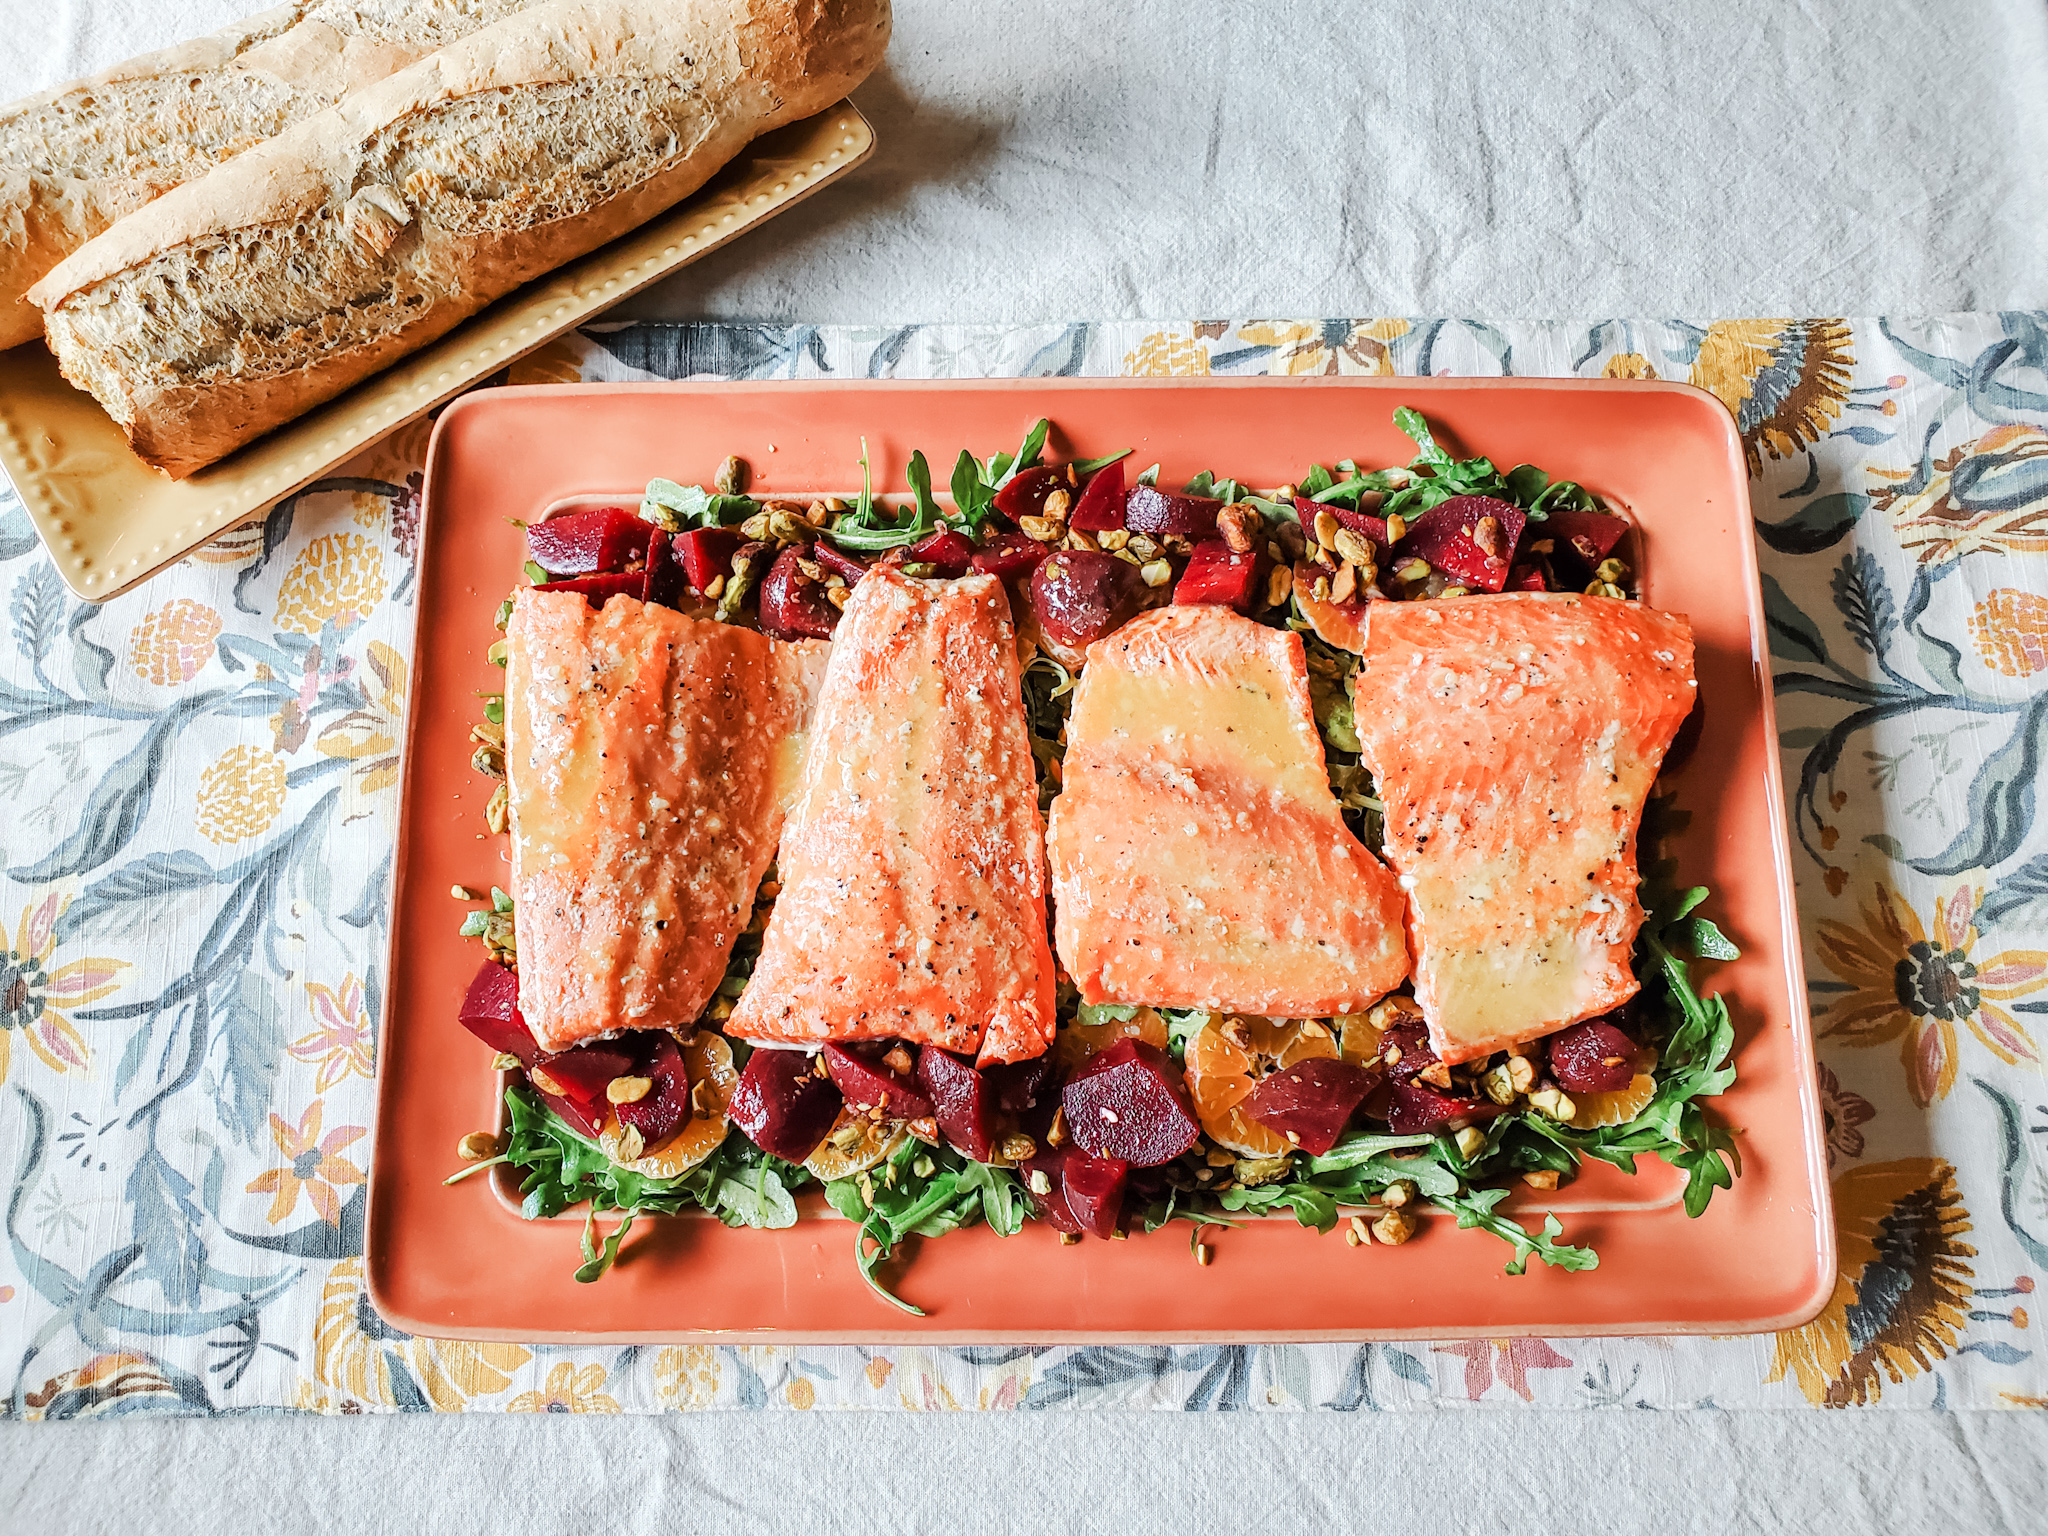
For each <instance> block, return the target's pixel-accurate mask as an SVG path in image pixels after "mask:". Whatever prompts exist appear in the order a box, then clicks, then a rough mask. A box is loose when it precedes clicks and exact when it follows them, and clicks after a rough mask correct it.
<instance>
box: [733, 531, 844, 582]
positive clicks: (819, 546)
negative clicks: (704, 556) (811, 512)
mask: <svg viewBox="0 0 2048 1536" xmlns="http://www.w3.org/2000/svg"><path fill="white" fill-rule="evenodd" d="M735 548H737V546H735ZM727 558H728V559H730V558H731V557H730V556H728V557H727ZM811 558H812V559H813V560H815V561H817V562H818V564H820V565H822V566H823V567H824V568H825V570H826V572H827V573H828V574H830V575H834V576H837V577H839V578H840V579H841V580H842V581H844V582H845V583H846V584H847V585H848V586H849V587H857V586H859V585H860V579H861V577H863V576H865V575H867V573H868V567H867V562H866V561H865V560H856V559H854V557H853V556H852V555H849V554H848V553H847V552H846V551H845V550H843V549H841V548H840V547H839V546H838V545H836V544H834V543H832V542H831V541H830V540H828V539H820V540H818V542H817V543H816V544H814V545H812V546H811Z"/></svg>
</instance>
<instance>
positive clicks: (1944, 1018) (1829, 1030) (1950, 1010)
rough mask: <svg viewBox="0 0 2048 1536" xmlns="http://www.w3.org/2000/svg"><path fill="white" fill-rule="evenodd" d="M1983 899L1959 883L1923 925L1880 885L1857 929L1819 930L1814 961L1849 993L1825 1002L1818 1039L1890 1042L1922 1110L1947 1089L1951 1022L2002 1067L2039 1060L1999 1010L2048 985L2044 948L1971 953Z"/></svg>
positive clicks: (1952, 1068) (1952, 1051) (1953, 1039)
mask: <svg viewBox="0 0 2048 1536" xmlns="http://www.w3.org/2000/svg"><path fill="white" fill-rule="evenodd" d="M1981 896H1982V893H1981V892H1980V891H1978V890H1976V889H1975V888H1974V887H1972V886H1969V885H1962V886H1959V887H1957V888H1956V889H1955V890H1954V891H1952V892H1950V894H1949V895H1948V896H1947V897H1946V898H1944V899H1943V900H1942V901H1941V902H1940V903H1939V904H1938V905H1937V906H1936V907H1935V910H1934V920H1933V922H1932V923H1931V924H1925V925H1923V924H1922V922H1921V921H1920V917H1919V914H1918V913H1916V912H1915V911H1914V910H1913V908H1912V907H1911V905H1910V904H1908V902H1907V901H1906V899H1905V898H1904V897H1903V896H1901V895H1899V893H1898V892H1897V891H1894V890H1893V889H1892V888H1891V887H1890V886H1888V885H1886V884H1885V883H1884V882H1883V881H1879V882H1877V884H1876V885H1875V886H1874V887H1873V894H1872V899H1871V900H1870V901H1869V902H1868V903H1866V904H1864V905H1863V906H1862V907H1861V909H1860V915H1861V917H1862V920H1863V921H1862V926H1861V927H1851V926H1850V925H1849V924H1847V923H1838V922H1835V921H1833V920H1832V919H1823V920H1822V921H1821V922H1820V923H1819V924H1818V926H1817V932H1818V936H1819V940H1820V942H1819V945H1818V948H1819V950H1820V957H1821V959H1822V960H1824V961H1825V962H1826V963H1827V966H1828V968H1829V969H1830V970H1832V971H1833V972H1834V973H1835V974H1836V975H1837V976H1839V977H1841V979H1842V980H1844V981H1846V982H1848V983H1850V986H1851V989H1852V990H1850V991H1849V992H1847V993H1845V994H1843V995H1841V996H1838V997H1836V998H1835V999H1834V1000H1833V1001H1832V1002H1830V1003H1829V1004H1828V1008H1827V1012H1826V1013H1825V1014H1824V1015H1823V1016H1822V1017H1823V1022H1822V1027H1821V1034H1822V1035H1824V1036H1827V1037H1829V1038H1831V1039H1836V1040H1840V1041H1842V1042H1844V1043H1845V1044H1848V1045H1855V1046H1866V1047H1867V1046H1875V1045H1885V1044H1888V1043H1890V1042H1891V1041H1894V1040H1896V1041H1898V1042H1899V1055H1900V1058H1901V1060H1902V1061H1903V1062H1904V1063H1905V1068H1906V1086H1907V1088H1908V1089H1909V1090H1910V1091H1911V1093H1912V1095H1913V1102H1914V1103H1916V1104H1919V1105H1921V1106H1922V1107H1923V1108H1924V1107H1925V1106H1927V1105H1929V1104H1932V1103H1934V1102H1935V1101H1936V1100H1937V1099H1944V1098H1946V1097H1948V1092H1949V1090H1950V1089H1951V1088H1953V1087H1954V1086H1955V1081H1956V1067H1957V1059H1956V1054H1957V1048H1958V1044H1959V1041H1958V1036H1957V1034H1956V1026H1957V1025H1958V1024H1962V1025H1965V1026H1966V1027H1967V1028H1968V1029H1969V1031H1970V1033H1971V1034H1972V1035H1974V1036H1976V1038H1977V1039H1978V1041H1980V1042H1981V1043H1982V1044H1983V1045H1984V1046H1985V1047H1986V1048H1988V1049H1989V1050H1990V1051H1991V1052H1992V1054H1993V1055H1995V1056H1997V1057H1998V1059H1999V1060H2000V1061H2003V1062H2005V1063H2006V1064H2007V1065H2009V1066H2013V1065H2019V1064H2021V1063H2025V1064H2026V1065H2028V1066H2032V1067H2036V1068H2038V1067H2039V1066H2040V1064H2041V1058H2040V1053H2039V1052H2038V1051H2037V1050H2036V1049H2035V1046H2034V1041H2033V1038H2032V1037H2031V1036H2030V1035H2029V1034H2028V1033H2027V1030H2026V1027H2025V1026H2024V1025H2022V1024H2021V1023H2020V1022H2019V1020H2018V1019H2016V1018H2015V1017H2014V1016H2013V1015H2012V1014H2011V1013H2009V1012H2007V1011H2006V1010H2005V1009H2004V1008H2001V1007H2000V1006H1998V1005H1999V1004H2000V1003H2004V1002H2010V1001H2012V1000H2013V999H2014V998H2020V997H2026V996H2028V995H2030V994H2032V993H2035V992H2039V991H2041V990H2042V989H2043V988H2048V952H2044V951H2042V950H2034V949H2025V950H2006V951H2003V952H2002V953H1999V954H1995V955H1985V954H1980V953H1978V937H1979V935H1978V933H1977V929H1976V925H1975V918H1976V913H1977V903H1978V901H1979V900H1980V898H1981Z"/></svg>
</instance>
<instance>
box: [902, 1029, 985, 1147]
mask: <svg viewBox="0 0 2048 1536" xmlns="http://www.w3.org/2000/svg"><path fill="white" fill-rule="evenodd" d="M917 1079H918V1081H919V1082H921V1083H923V1084H924V1091H925V1092H926V1094H928V1095H929V1096H930V1098H931V1101H932V1113H933V1114H934V1115H935V1116H937V1118H938V1122H939V1131H940V1133H941V1134H943V1135H944V1136H945V1138H946V1140H948V1141H950V1142H951V1143H952V1144H953V1145H954V1146H956V1147H958V1148H959V1149H960V1150H961V1151H962V1152H964V1153H966V1154H967V1155H968V1156H969V1157H971V1158H973V1159H974V1160H975V1161H976V1162H977V1163H985V1162H987V1161H988V1160H989V1158H991V1157H992V1156H994V1155H995V1149H996V1112H997V1105H996V1089H995V1084H994V1083H992V1082H990V1081H989V1080H988V1078H987V1077H985V1076H984V1075H983V1074H982V1073H980V1072H977V1071H976V1070H975V1069H974V1068H973V1067H972V1066H971V1065H970V1064H968V1063H967V1062H965V1061H962V1060H961V1059H960V1058H959V1057H958V1056H955V1055H954V1054H953V1053H952V1052H951V1051H942V1050H940V1049H939V1048H938V1047H937V1046H935V1045H928V1046H926V1047H925V1048H924V1049H923V1050H921V1051H919V1052H918V1053H917Z"/></svg>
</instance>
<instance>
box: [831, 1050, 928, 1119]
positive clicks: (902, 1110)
mask: <svg viewBox="0 0 2048 1536" xmlns="http://www.w3.org/2000/svg"><path fill="white" fill-rule="evenodd" d="M897 1048H898V1047H896V1046H895V1045H893V1044H892V1043H891V1042H889V1041H886V1040H873V1041H866V1042H863V1043H861V1044H858V1045H828V1046H826V1047H825V1051H824V1056H825V1070H826V1071H828V1072H830V1073H831V1074H832V1081H833V1082H835V1083H837V1084H838V1085H839V1091H840V1092H841V1093H843V1094H845V1095H846V1102H847V1103H849V1104H851V1105H852V1106H853V1107H854V1108H855V1109H862V1110H866V1109H873V1108H874V1107H875V1106H876V1105H877V1104H879V1105H881V1106H882V1113H884V1114H885V1115H889V1116H892V1117H893V1118H895V1119H898V1120H918V1119H922V1118H923V1117H924V1116H926V1115H929V1114H930V1113H931V1112H932V1101H931V1097H930V1095H928V1094H927V1093H926V1092H925V1091H924V1089H923V1088H921V1087H919V1086H918V1082H917V1079H916V1078H915V1077H913V1076H911V1075H910V1073H908V1072H898V1071H897V1070H896V1069H895V1068H894V1067H892V1066H890V1065H889V1064H888V1063H887V1062H885V1061H884V1060H883V1059H882V1058H883V1057H884V1056H886V1055H888V1054H889V1052H890V1051H891V1050H894V1049H897ZM901 1049H902V1051H903V1052H904V1054H905V1056H906V1057H907V1056H909V1055H910V1053H911V1049H912V1048H911V1047H910V1046H907V1045H906V1046H903V1047H901ZM915 1070H916V1065H915V1063H913V1064H912V1067H911V1071H912V1072H914V1071H915Z"/></svg>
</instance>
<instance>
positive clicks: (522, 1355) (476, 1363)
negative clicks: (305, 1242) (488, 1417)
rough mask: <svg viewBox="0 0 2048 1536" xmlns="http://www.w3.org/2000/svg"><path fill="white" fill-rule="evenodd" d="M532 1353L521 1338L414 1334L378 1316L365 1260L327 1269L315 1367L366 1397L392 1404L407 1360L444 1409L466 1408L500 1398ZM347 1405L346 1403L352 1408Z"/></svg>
mask: <svg viewBox="0 0 2048 1536" xmlns="http://www.w3.org/2000/svg"><path fill="white" fill-rule="evenodd" d="M531 1359H533V1355H532V1352H531V1351H529V1350H527V1349H525V1348H524V1347H522V1346H521V1345H518V1344H473V1343H470V1342H468V1341H466V1340H460V1339H425V1338H414V1337H413V1336H412V1335H411V1334H409V1333H401V1332H399V1331H398V1330H397V1329H396V1328H393V1327H392V1326H391V1325H390V1324H388V1323H386V1322H385V1321H384V1319H383V1318H381V1317H379V1316H378V1315H377V1310H376V1308H374V1307H372V1306H371V1305H370V1297H369V1292H368V1291H367V1290H366V1289H365V1288H364V1285H363V1261H362V1260H361V1259H360V1258H355V1259H344V1260H343V1261H342V1262H341V1263H339V1264H337V1265H335V1266H334V1268H333V1269H331V1270H329V1271H328V1272H327V1284H326V1285H325V1286H324V1287H323V1288H322V1289H321V1292H320V1318H319V1321H318V1323H317V1324H316V1325H315V1328H314V1333H313V1374H314V1376H315V1377H317V1378H318V1379H319V1380H320V1381H322V1382H324V1383H326V1385H328V1386H330V1387H332V1388H334V1389H335V1390H336V1391H338V1392H345V1393H347V1394H348V1395H349V1396H350V1397H352V1398H355V1399H356V1400H357V1401H359V1402H364V1403H376V1404H382V1405H384V1406H387V1407H388V1406H392V1405H394V1404H396V1403H397V1401H398V1397H397V1394H396V1392H395V1391H394V1389H393V1378H392V1367H393V1365H394V1364H396V1365H398V1366H401V1367H403V1368H404V1369H405V1370H406V1371H407V1372H409V1373H410V1375H411V1376H412V1379H413V1380H414V1381H415V1382H416V1383H417V1384H418V1386H419V1389H420V1391H421V1392H423V1393H424V1394H425V1395H426V1398H427V1401H428V1402H430V1403H432V1404H433V1406H434V1407H435V1409H436V1410H438V1411H439V1412H441V1413H459V1412H461V1411H462V1409H463V1408H464V1407H466V1406H467V1405H468V1403H469V1401H470V1400H471V1399H472V1398H478V1397H495V1396H496V1395H497V1394H498V1393H500V1392H503V1391H504V1390H505V1389H506V1388H508V1387H510V1386H511V1385H512V1373H513V1372H515V1371H517V1370H519V1369H520V1368H521V1367H522V1366H524V1365H525V1364H526V1363H527V1362H528V1361H530V1360H531ZM346 1408H347V1405H346V1404H344V1405H343V1410H344V1411H346Z"/></svg>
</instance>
